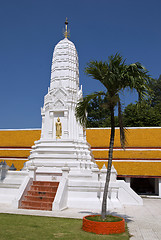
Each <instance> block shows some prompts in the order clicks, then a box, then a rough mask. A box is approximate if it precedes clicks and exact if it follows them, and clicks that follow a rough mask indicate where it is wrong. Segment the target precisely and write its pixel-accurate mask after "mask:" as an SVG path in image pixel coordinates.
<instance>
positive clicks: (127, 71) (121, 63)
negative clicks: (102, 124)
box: [76, 53, 150, 219]
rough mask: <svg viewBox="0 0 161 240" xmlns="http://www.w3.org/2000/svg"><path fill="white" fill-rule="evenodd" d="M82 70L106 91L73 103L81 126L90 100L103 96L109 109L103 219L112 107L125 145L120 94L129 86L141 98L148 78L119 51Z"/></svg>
mask: <svg viewBox="0 0 161 240" xmlns="http://www.w3.org/2000/svg"><path fill="white" fill-rule="evenodd" d="M85 72H86V73H87V75H88V76H90V77H92V78H93V79H96V80H98V81H100V82H101V83H102V84H103V85H104V87H105V89H106V90H105V91H104V92H95V93H93V94H90V95H87V96H85V97H84V98H83V99H80V100H79V102H78V104H77V106H76V118H77V120H78V121H79V122H80V124H81V125H83V126H84V127H85V126H86V122H87V107H88V104H89V102H90V101H91V100H92V99H94V98H95V97H98V96H106V99H107V104H106V108H108V110H109V111H110V118H111V135H110V145H109V154H108V167H107V175H106V182H105V187H104V193H103V201H102V211H101V216H102V218H103V219H105V217H106V205H107V194H108V187H109V182H110V174H111V167H112V157H113V145H114V138H115V119H114V110H115V107H116V106H117V107H118V120H119V127H120V142H121V147H122V148H124V147H125V129H124V127H123V120H122V111H121V102H120V97H119V93H120V91H122V90H124V89H125V88H129V89H131V90H133V89H136V91H137V92H138V95H139V101H141V100H142V99H143V98H144V97H145V96H146V95H147V90H148V82H149V80H150V77H149V75H148V72H147V70H146V69H145V68H144V67H143V66H142V65H141V64H140V63H138V62H137V63H134V64H130V65H127V64H125V60H123V58H122V56H120V54H118V53H117V54H115V55H112V56H110V57H109V59H108V61H107V62H102V61H100V62H97V61H91V62H89V63H88V64H87V67H86V68H85Z"/></svg>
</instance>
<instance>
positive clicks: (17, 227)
mask: <svg viewBox="0 0 161 240" xmlns="http://www.w3.org/2000/svg"><path fill="white" fill-rule="evenodd" d="M0 225H1V231H0V240H10V239H12V240H35V239H38V240H52V239H63V240H67V239H68V240H71V239H76V240H80V239H82V240H96V239H97V240H103V239H106V240H128V239H129V234H128V231H127V228H126V232H125V233H121V234H114V235H96V234H94V233H88V232H84V231H83V230H82V229H81V228H82V220H81V219H70V218H54V217H39V216H25V215H14V214H3V213H1V214H0Z"/></svg>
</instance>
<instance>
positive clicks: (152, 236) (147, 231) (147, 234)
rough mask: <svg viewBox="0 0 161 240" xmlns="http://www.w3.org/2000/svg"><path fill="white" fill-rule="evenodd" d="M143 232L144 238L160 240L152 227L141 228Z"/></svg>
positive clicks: (145, 239)
mask: <svg viewBox="0 0 161 240" xmlns="http://www.w3.org/2000/svg"><path fill="white" fill-rule="evenodd" d="M141 233H142V236H143V239H144V240H159V238H158V237H157V235H156V234H155V232H153V230H152V229H147V228H146V229H141Z"/></svg>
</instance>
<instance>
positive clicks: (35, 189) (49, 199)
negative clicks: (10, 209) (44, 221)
mask: <svg viewBox="0 0 161 240" xmlns="http://www.w3.org/2000/svg"><path fill="white" fill-rule="evenodd" d="M58 185H59V183H58V182H46V181H33V185H31V186H30V189H29V190H28V191H27V194H26V195H25V196H24V198H23V199H22V201H21V203H20V206H19V208H23V209H34V210H46V211H51V210H52V203H53V201H54V198H55V195H56V192H57V188H58Z"/></svg>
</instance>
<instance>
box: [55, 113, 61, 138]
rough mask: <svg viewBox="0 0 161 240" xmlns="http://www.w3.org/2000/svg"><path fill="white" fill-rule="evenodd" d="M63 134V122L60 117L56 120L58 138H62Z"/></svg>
mask: <svg viewBox="0 0 161 240" xmlns="http://www.w3.org/2000/svg"><path fill="white" fill-rule="evenodd" d="M61 136H62V124H61V122H60V118H59V117H58V119H57V122H56V139H60V137H61Z"/></svg>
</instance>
